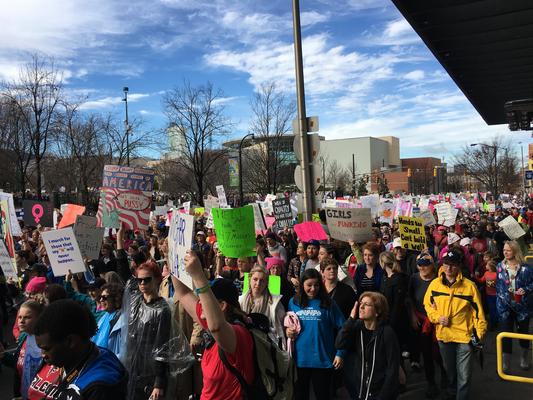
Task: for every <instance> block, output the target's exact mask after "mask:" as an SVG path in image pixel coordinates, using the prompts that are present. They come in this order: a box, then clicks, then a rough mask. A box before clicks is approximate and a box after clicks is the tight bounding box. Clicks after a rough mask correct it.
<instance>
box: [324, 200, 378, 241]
mask: <svg viewBox="0 0 533 400" xmlns="http://www.w3.org/2000/svg"><path fill="white" fill-rule="evenodd" d="M326 218H327V222H328V229H329V233H330V236H331V237H332V238H334V239H338V240H342V241H345V242H347V241H349V240H353V241H355V242H366V241H367V240H370V239H371V237H372V218H371V215H370V208H349V209H345V208H326Z"/></svg>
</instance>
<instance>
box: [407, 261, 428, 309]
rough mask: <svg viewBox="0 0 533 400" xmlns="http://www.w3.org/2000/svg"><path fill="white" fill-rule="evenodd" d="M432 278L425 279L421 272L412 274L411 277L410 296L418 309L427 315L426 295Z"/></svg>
mask: <svg viewBox="0 0 533 400" xmlns="http://www.w3.org/2000/svg"><path fill="white" fill-rule="evenodd" d="M430 283H431V280H429V281H425V280H423V279H422V278H421V277H420V273H418V272H417V273H416V274H413V275H411V278H410V279H409V298H410V299H411V301H412V303H413V305H414V306H415V309H416V311H418V312H420V313H422V314H424V315H426V310H425V308H424V296H425V295H426V291H427V290H428V287H429V284H430Z"/></svg>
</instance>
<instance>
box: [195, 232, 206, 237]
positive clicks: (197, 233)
mask: <svg viewBox="0 0 533 400" xmlns="http://www.w3.org/2000/svg"><path fill="white" fill-rule="evenodd" d="M198 235H203V236H205V232H204V231H198V232H196V236H198Z"/></svg>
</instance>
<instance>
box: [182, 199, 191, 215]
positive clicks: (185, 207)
mask: <svg viewBox="0 0 533 400" xmlns="http://www.w3.org/2000/svg"><path fill="white" fill-rule="evenodd" d="M183 211H185V214H189V213H190V212H191V202H190V201H186V202H185V203H183Z"/></svg>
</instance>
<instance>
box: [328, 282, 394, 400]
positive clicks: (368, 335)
mask: <svg viewBox="0 0 533 400" xmlns="http://www.w3.org/2000/svg"><path fill="white" fill-rule="evenodd" d="M388 313H389V306H388V304H387V299H386V298H385V296H384V295H382V294H381V293H378V292H364V293H363V294H361V296H360V297H359V301H358V302H356V303H355V305H354V307H353V309H352V311H351V313H350V318H348V319H347V320H346V322H345V323H344V325H343V327H342V329H341V330H340V332H339V334H338V335H337V339H336V341H335V347H336V348H337V349H338V350H346V351H347V352H348V355H349V356H350V357H349V358H347V360H350V361H349V362H350V363H351V365H346V368H345V383H346V388H347V389H348V392H349V393H350V398H351V399H357V400H367V399H368V400H370V399H380V400H392V399H396V398H397V396H398V389H399V373H398V371H399V369H400V347H399V345H398V340H397V339H396V334H395V333H394V330H393V329H392V328H391V327H390V326H389V324H388V323H387V319H388ZM358 317H359V319H358ZM347 362H348V361H347Z"/></svg>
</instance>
